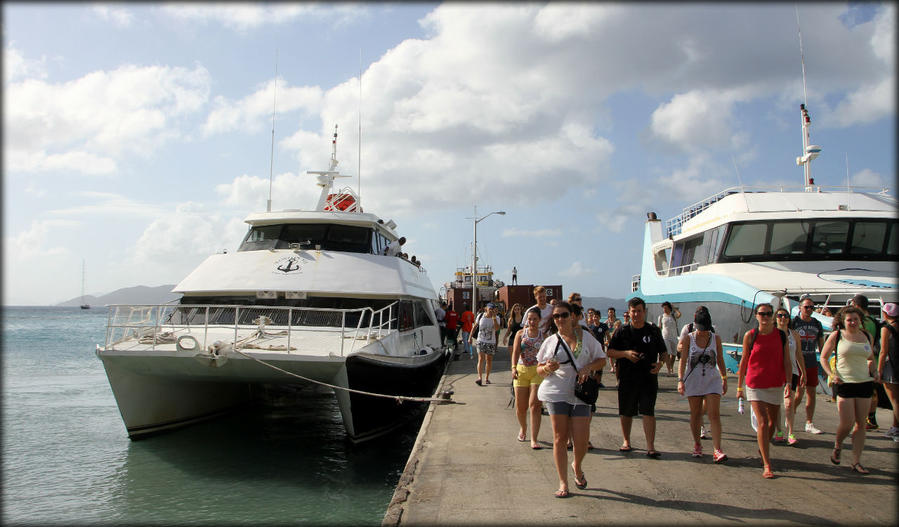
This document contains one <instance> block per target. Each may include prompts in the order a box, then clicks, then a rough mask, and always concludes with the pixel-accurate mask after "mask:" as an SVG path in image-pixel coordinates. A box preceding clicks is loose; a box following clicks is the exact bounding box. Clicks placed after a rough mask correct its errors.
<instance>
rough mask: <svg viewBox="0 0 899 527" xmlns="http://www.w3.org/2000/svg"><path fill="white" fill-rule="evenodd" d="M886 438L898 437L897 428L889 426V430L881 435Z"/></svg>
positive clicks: (898, 431)
mask: <svg viewBox="0 0 899 527" xmlns="http://www.w3.org/2000/svg"><path fill="white" fill-rule="evenodd" d="M883 435H885V436H886V437H896V436H899V428H897V427H895V426H891V427H890V429H889V430H887V431H886V432H884V433H883Z"/></svg>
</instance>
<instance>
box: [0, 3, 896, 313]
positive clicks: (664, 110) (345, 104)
mask: <svg viewBox="0 0 899 527" xmlns="http://www.w3.org/2000/svg"><path fill="white" fill-rule="evenodd" d="M798 14H799V25H798V26H797V11H796V4H787V3H758V4H731V3H724V4H720V5H717V4H708V3H706V4H679V3H646V4H643V3H624V4H614V3H585V4H576V3H573V4H567V3H551V4H524V3H511V4H508V3H503V4H480V3H448V4H434V3H397V4H389V3H335V4H327V3H315V4H312V3H297V4H293V3H272V4H261V3H257V4H236V3H225V4H200V3H187V4H162V3H120V4H88V3H58V4H51V3H15V2H5V3H4V4H3V22H2V24H3V25H2V30H3V61H2V63H3V90H2V96H3V112H2V113H3V205H2V208H3V221H2V229H3V231H2V236H3V303H4V305H52V304H55V303H58V302H62V301H65V300H68V299H70V298H73V297H76V296H78V295H80V294H81V272H82V262H84V267H85V290H86V293H87V294H93V295H101V294H105V293H109V292H111V291H114V290H116V289H119V288H122V287H131V286H136V285H147V286H157V285H162V284H175V283H178V282H179V281H180V280H181V279H182V278H184V277H185V276H186V275H187V274H188V273H189V272H190V271H191V270H192V269H193V268H194V267H196V266H197V265H198V264H199V263H200V262H202V261H203V260H204V259H205V258H206V257H207V256H208V255H210V254H213V253H216V252H221V251H223V250H228V251H233V250H235V249H236V248H237V246H238V245H239V244H240V242H241V240H242V238H243V236H244V235H245V233H246V230H247V225H246V224H245V223H244V222H243V219H244V218H245V217H246V216H247V215H249V214H250V213H252V212H259V211H264V210H265V206H266V200H267V199H268V190H269V181H270V178H271V186H272V208H273V210H281V209H297V208H299V209H311V208H312V207H313V206H314V205H315V200H316V197H317V194H318V192H317V188H316V187H315V184H314V177H313V176H309V175H307V174H306V171H307V170H324V169H326V168H327V164H328V159H329V158H330V146H331V145H330V139H331V134H332V133H333V131H334V126H335V125H337V126H338V131H339V137H338V159H339V160H340V165H339V168H340V170H341V172H342V173H343V174H346V175H350V176H352V179H345V180H342V182H345V184H350V185H352V186H353V187H354V188H356V187H359V186H361V188H359V190H360V191H361V201H362V206H363V208H364V209H365V210H366V212H373V213H375V214H378V215H379V216H380V217H382V218H385V221H386V219H393V220H394V221H395V222H396V223H397V225H398V227H397V231H398V232H399V234H400V235H403V236H405V237H406V238H407V240H408V241H407V243H406V246H405V247H406V250H407V252H408V253H409V254H410V255H412V254H414V255H416V256H417V257H418V258H419V259H421V260H422V261H423V265H424V267H425V268H426V269H427V270H428V273H429V276H430V279H431V282H432V283H433V285H434V287H435V289H436V290H439V289H440V288H441V287H442V286H443V284H444V283H445V282H447V281H449V280H451V279H452V277H453V273H454V272H455V270H456V269H457V268H458V267H462V266H465V265H470V262H471V251H472V250H471V245H472V237H473V218H474V217H475V207H477V217H482V216H485V215H487V214H489V213H491V212H493V211H500V210H502V211H505V212H506V214H505V215H491V216H489V217H487V218H486V219H484V220H483V221H481V222H479V223H478V226H477V236H478V253H479V256H480V258H481V260H480V263H487V264H489V265H490V266H491V267H492V268H493V270H494V272H495V273H496V277H497V278H499V279H501V280H504V281H506V282H508V281H509V280H510V279H511V270H512V267H513V266H515V267H517V269H518V279H519V283H524V284H531V283H542V284H562V285H563V286H564V288H565V292H566V294H567V293H568V292H571V291H578V292H580V293H581V294H583V295H585V296H607V297H612V298H624V297H625V296H626V295H627V294H628V293H629V290H630V281H631V276H632V275H634V274H636V273H638V272H639V269H640V260H641V248H642V238H643V227H644V222H645V220H646V213H647V212H649V211H653V212H656V213H657V214H658V217H659V218H661V219H663V220H665V219H668V218H671V217H673V216H675V215H677V214H678V213H679V212H680V211H681V210H682V209H683V208H684V207H686V206H688V205H690V204H691V203H694V202H696V201H698V200H700V199H702V198H704V197H706V196H709V195H712V194H715V193H717V192H718V191H720V190H723V189H724V188H727V187H732V186H736V185H740V184H743V185H747V186H770V185H785V186H801V185H802V181H803V180H802V169H801V168H800V167H797V166H796V163H795V159H796V157H797V156H798V155H800V154H801V149H802V136H801V129H800V114H799V104H800V103H802V102H804V101H807V103H808V108H809V113H810V116H811V120H812V128H811V140H812V143H814V144H818V145H820V146H821V147H822V148H823V152H822V154H821V156H820V157H819V158H818V159H817V160H816V161H814V163H813V166H812V176H813V177H814V178H815V181H816V183H818V184H820V185H834V186H836V185H846V184H847V182H848V183H849V184H852V185H854V186H873V187H879V188H880V187H892V186H893V182H894V180H895V177H896V166H895V159H896V152H895V142H896V137H895V129H896V102H895V93H896V86H895V83H896V68H895V53H896V52H895V48H896V38H895V18H896V12H895V6H894V5H893V4H890V3H888V4H879V3H849V4H841V3H824V4H810V3H804V2H803V3H799V4H798ZM800 28H801V40H802V54H800V45H799V43H800V38H799V34H800V33H799V29H800ZM802 57H804V62H805V71H806V82H805V90H804V89H803V80H802V60H801V58H802ZM360 77H361V90H360ZM806 92H807V96H806ZM273 114H274V119H273ZM360 125H361V130H362V134H361V145H360V140H359V133H358V131H359V129H360ZM273 130H274V134H273ZM273 135H274V144H273V143H272V141H273ZM359 152H361V156H360V155H359ZM360 169H361V174H360ZM360 176H361V177H360ZM891 193H892V194H893V195H895V190H891Z"/></svg>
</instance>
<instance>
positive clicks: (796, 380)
mask: <svg viewBox="0 0 899 527" xmlns="http://www.w3.org/2000/svg"><path fill="white" fill-rule="evenodd" d="M797 386H799V376H798V375H796V374H795V373H794V374H793V380H791V381H790V389H791V390H793V391H796V387H797Z"/></svg>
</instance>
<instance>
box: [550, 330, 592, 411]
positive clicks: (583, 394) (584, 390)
mask: <svg viewBox="0 0 899 527" xmlns="http://www.w3.org/2000/svg"><path fill="white" fill-rule="evenodd" d="M561 345H562V336H561V335H559V340H558V342H557V343H556V351H557V352H558V351H559V346H561ZM562 349H564V350H565V353H566V354H568V360H569V361H570V362H571V367H572V368H574V374H575V375H577V374H578V371H577V366H575V365H574V357H572V356H571V352H570V351H568V346H562ZM574 396H575V397H577V398H578V399H580V400H581V401H583V402H584V403H586V404H596V399H598V398H599V381H597V380H596V379H595V378H594V377H593V376H592V375H589V376H588V377H587V380H585V381H584V382H579V383H577V384H575V386H574Z"/></svg>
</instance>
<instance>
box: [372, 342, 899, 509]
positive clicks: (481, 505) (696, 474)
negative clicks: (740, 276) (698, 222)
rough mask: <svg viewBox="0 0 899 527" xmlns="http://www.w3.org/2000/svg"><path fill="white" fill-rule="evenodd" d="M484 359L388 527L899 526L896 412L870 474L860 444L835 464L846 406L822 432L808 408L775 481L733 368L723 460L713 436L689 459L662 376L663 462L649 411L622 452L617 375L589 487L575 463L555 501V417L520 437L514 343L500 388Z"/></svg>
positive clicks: (780, 454)
mask: <svg viewBox="0 0 899 527" xmlns="http://www.w3.org/2000/svg"><path fill="white" fill-rule="evenodd" d="M475 363H476V360H469V359H468V358H467V356H465V355H463V356H462V358H461V359H460V360H459V361H454V362H452V363H451V364H450V366H449V368H448V370H447V374H446V375H445V377H444V378H443V381H442V382H443V389H452V390H454V392H455V394H454V395H453V400H454V401H456V402H457V404H442V405H432V406H431V408H430V409H429V410H428V412H427V415H426V417H425V419H424V423H423V425H422V428H421V431H420V433H419V436H418V439H417V441H416V443H415V446H414V447H413V449H412V452H411V454H410V457H409V461H408V463H407V465H406V469H405V472H404V474H403V476H402V477H401V479H400V482H399V484H398V486H397V489H396V491H395V493H394V497H393V500H392V501H391V503H390V506H389V508H388V510H387V513H386V515H385V517H384V521H383V524H384V525H454V524H456V525H459V524H466V525H472V524H478V525H482V524H502V525H522V524H532V525H536V524H547V523H552V524H607V523H615V524H699V523H706V524H708V523H712V524H721V523H735V524H757V523H803V524H844V525H859V524H866V525H867V524H873V525H881V524H882V525H895V524H896V518H897V503H899V501H897V497H899V496H897V494H899V490H897V474H899V470H897V462H899V457H897V455H896V453H897V451H899V443H895V442H893V440H892V439H890V438H886V437H884V435H883V433H884V431H885V430H886V429H887V428H889V426H890V425H891V423H892V414H891V412H890V411H888V410H884V409H882V408H879V409H878V411H877V419H878V422H879V423H880V425H881V429H880V430H873V431H868V432H867V438H866V443H865V448H864V452H863V453H862V458H861V460H862V464H863V465H864V466H865V467H866V468H867V469H868V470H870V471H871V473H870V474H869V475H866V476H863V475H860V474H856V473H855V472H852V471H851V470H850V468H849V465H850V464H851V459H852V453H851V439H849V438H847V440H846V441H845V442H844V444H843V453H842V464H841V465H839V466H835V465H833V464H831V462H830V460H829V457H830V453H831V450H832V448H833V441H834V432H835V430H836V426H837V422H838V418H837V408H836V405H835V404H834V403H831V402H828V401H827V400H826V399H827V398H826V397H825V396H823V395H818V397H817V409H816V412H815V424H816V426H817V427H818V428H820V429H821V430H823V431H824V433H823V434H820V435H811V434H807V433H805V432H804V431H801V430H802V429H803V428H804V423H805V410H804V408H800V409H799V411H798V412H797V417H796V430H797V434H796V435H797V437H798V439H799V443H798V444H797V445H795V446H792V447H791V446H786V445H783V446H781V445H780V444H775V445H772V447H771V448H772V459H773V461H772V467H773V469H774V472H775V479H773V480H766V479H763V478H762V468H761V464H760V458H759V455H758V452H757V449H758V446H757V443H756V435H755V432H754V431H753V429H752V427H751V426H750V421H749V410H748V405H747V411H746V414H745V415H739V414H738V413H737V401H736V397H735V392H736V378H735V377H734V376H731V378H730V382H729V385H730V386H729V390H728V393H727V394H726V395H725V396H724V398H723V399H722V404H721V407H722V409H721V414H722V415H721V417H722V427H723V439H722V449H723V450H724V452H725V453H726V454H727V455H728V457H729V459H728V461H727V462H726V463H724V464H721V465H716V464H714V463H713V462H712V459H711V453H712V450H713V448H712V442H711V440H710V439H709V440H703V441H702V444H703V448H704V452H705V455H704V456H703V457H702V458H701V459H696V458H693V457H692V456H691V452H692V448H693V441H692V438H691V436H690V431H689V424H688V423H689V406H688V403H687V401H686V399H684V398H682V397H681V396H680V395H678V393H677V390H676V378H675V377H673V376H672V377H669V376H666V375H665V374H664V373H661V374H660V377H659V385H660V389H659V397H658V402H657V404H656V419H657V431H656V442H655V443H656V449H658V450H659V451H660V452H661V453H662V457H661V459H651V458H648V457H647V456H646V455H645V454H646V450H645V441H644V436H643V427H642V424H641V422H640V418H639V417H638V418H635V419H634V426H633V432H632V434H631V439H632V441H631V443H632V445H633V447H634V451H633V452H631V453H628V454H624V453H620V452H618V447H619V446H620V445H621V441H622V436H621V426H620V424H619V419H618V410H617V408H618V407H617V393H616V391H615V386H616V381H615V378H614V376H612V375H609V372H608V369H607V371H606V375H605V378H604V379H603V381H604V383H605V385H606V388H605V389H603V390H601V391H600V397H599V401H598V407H597V414H596V415H594V417H593V421H592V424H591V429H590V430H591V434H590V435H591V441H592V443H593V445H594V446H595V447H596V448H595V449H594V450H592V451H589V452H588V453H587V455H586V457H585V458H584V464H583V469H584V474H585V476H586V478H587V481H588V486H587V489H586V490H579V489H577V488H576V487H575V486H574V475H573V474H572V473H571V471H569V474H570V476H569V488H570V491H571V497H569V498H567V499H557V498H555V497H554V496H553V492H555V490H556V489H557V488H558V476H557V475H556V469H555V466H554V464H553V454H552V428H551V425H550V422H549V417H547V416H544V417H543V420H542V427H541V430H540V434H539V436H538V438H539V440H540V444H541V445H542V446H543V449H542V450H532V449H531V448H530V443H529V442H525V443H521V442H518V441H517V439H516V436H517V434H518V421H517V419H516V417H515V410H514V408H513V407H512V406H511V405H510V404H509V402H510V398H511V388H510V386H511V371H510V362H509V350H508V349H505V348H500V349H499V351H498V352H497V356H496V359H495V361H494V363H493V365H494V368H493V373H492V374H491V376H490V380H491V381H492V382H493V384H491V385H486V386H477V385H476V384H475V383H474V381H475V379H477V373H476V369H475ZM663 371H664V368H663ZM571 459H572V457H571V452H569V463H570V461H571Z"/></svg>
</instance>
